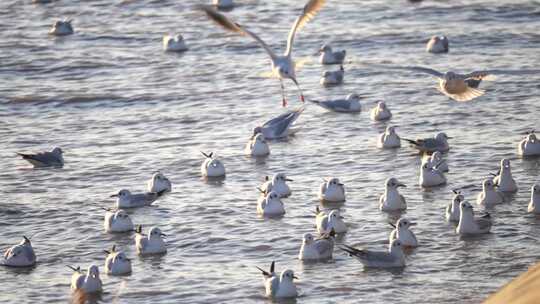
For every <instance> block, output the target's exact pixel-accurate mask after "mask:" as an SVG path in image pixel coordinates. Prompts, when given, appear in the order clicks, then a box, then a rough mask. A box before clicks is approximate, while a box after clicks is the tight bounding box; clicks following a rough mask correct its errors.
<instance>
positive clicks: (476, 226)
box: [456, 202, 492, 234]
mask: <svg viewBox="0 0 540 304" xmlns="http://www.w3.org/2000/svg"><path fill="white" fill-rule="evenodd" d="M459 209H460V215H459V223H458V225H457V227H456V232H457V233H458V234H483V233H488V232H489V231H490V230H491V225H492V223H491V218H490V216H489V214H486V215H485V216H483V217H480V218H475V217H474V209H473V206H472V205H471V204H469V203H468V202H461V203H460V204H459Z"/></svg>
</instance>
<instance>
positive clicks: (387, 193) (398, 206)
mask: <svg viewBox="0 0 540 304" xmlns="http://www.w3.org/2000/svg"><path fill="white" fill-rule="evenodd" d="M399 187H407V186H405V184H403V183H400V182H399V181H398V180H397V179H396V178H394V177H391V178H389V179H387V180H386V182H385V187H384V193H383V194H382V195H381V197H380V198H379V209H380V210H381V211H399V210H405V209H407V201H406V200H405V197H404V196H403V195H401V194H399V191H398V188H399Z"/></svg>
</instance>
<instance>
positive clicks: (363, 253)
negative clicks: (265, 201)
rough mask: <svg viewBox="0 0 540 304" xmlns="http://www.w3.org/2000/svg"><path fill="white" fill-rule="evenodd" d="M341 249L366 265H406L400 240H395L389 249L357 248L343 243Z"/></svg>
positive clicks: (392, 266)
mask: <svg viewBox="0 0 540 304" xmlns="http://www.w3.org/2000/svg"><path fill="white" fill-rule="evenodd" d="M340 249H341V250H343V251H345V252H347V253H348V254H349V255H350V256H352V257H355V258H356V259H358V260H359V261H360V263H362V264H363V265H364V267H368V268H369V267H373V268H396V267H405V254H404V253H403V246H402V244H401V241H400V240H393V241H392V242H391V243H390V245H389V248H388V251H371V250H367V249H357V248H354V247H351V246H348V245H342V246H340Z"/></svg>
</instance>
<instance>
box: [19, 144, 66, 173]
mask: <svg viewBox="0 0 540 304" xmlns="http://www.w3.org/2000/svg"><path fill="white" fill-rule="evenodd" d="M17 154H18V155H19V156H22V158H23V159H24V160H26V161H28V162H29V163H31V164H32V165H34V168H39V167H63V166H64V157H63V154H64V151H62V149H61V148H58V147H55V148H54V149H52V150H51V151H50V152H49V151H44V152H38V153H34V154H31V153H19V152H17Z"/></svg>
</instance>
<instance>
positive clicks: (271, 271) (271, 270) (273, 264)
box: [270, 261, 276, 273]
mask: <svg viewBox="0 0 540 304" xmlns="http://www.w3.org/2000/svg"><path fill="white" fill-rule="evenodd" d="M275 268H276V262H275V261H272V264H270V273H274V270H275Z"/></svg>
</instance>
